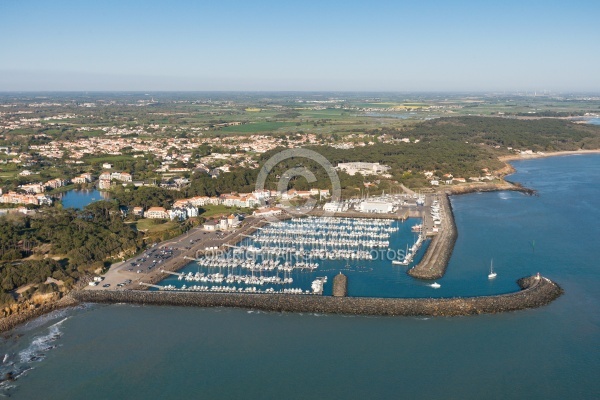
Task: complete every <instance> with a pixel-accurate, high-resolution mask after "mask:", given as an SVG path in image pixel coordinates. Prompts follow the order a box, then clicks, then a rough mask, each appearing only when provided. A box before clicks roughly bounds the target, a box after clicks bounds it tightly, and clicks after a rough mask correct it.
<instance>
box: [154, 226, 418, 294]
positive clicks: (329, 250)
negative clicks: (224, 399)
mask: <svg viewBox="0 0 600 400" xmlns="http://www.w3.org/2000/svg"><path fill="white" fill-rule="evenodd" d="M419 223H421V220H420V219H413V218H411V219H408V220H406V221H400V220H396V219H391V218H364V217H363V218H341V217H317V216H308V217H304V218H291V219H288V220H284V221H279V222H274V223H271V224H268V225H265V226H262V227H258V228H257V229H256V231H255V232H254V233H253V234H251V235H242V236H241V240H240V241H239V242H237V243H235V244H227V245H225V246H224V251H214V252H207V253H206V254H205V255H204V256H202V257H200V258H198V259H196V260H194V261H193V262H191V263H190V264H188V265H187V266H186V267H184V268H183V269H181V270H180V271H179V272H168V271H164V272H165V273H168V274H169V276H168V277H167V278H166V279H164V280H163V281H161V282H159V283H158V287H153V288H152V289H151V290H161V289H162V290H169V291H188V292H220V293H234V292H235V293H275V294H277V293H279V294H302V295H309V294H310V295H331V294H332V290H333V289H332V287H331V282H332V280H333V278H334V276H335V275H337V274H339V273H340V272H342V273H344V274H345V275H347V276H348V279H349V280H350V281H351V282H353V284H352V285H349V289H348V295H349V296H382V297H401V296H402V295H403V294H402V286H407V285H410V284H411V281H412V278H410V277H409V276H407V275H406V268H399V267H398V264H397V262H400V263H401V264H400V265H401V266H410V265H411V264H414V263H416V262H418V261H419V259H420V258H421V257H422V256H423V254H424V252H425V249H426V247H427V244H428V242H429V240H428V239H427V237H426V236H425V235H424V234H423V233H420V232H414V231H413V230H412V227H413V226H414V225H415V224H417V225H418V224H419Z"/></svg>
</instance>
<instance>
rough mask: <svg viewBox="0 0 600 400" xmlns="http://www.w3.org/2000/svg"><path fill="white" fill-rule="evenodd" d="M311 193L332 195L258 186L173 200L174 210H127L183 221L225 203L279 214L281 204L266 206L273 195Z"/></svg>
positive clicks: (230, 223)
mask: <svg viewBox="0 0 600 400" xmlns="http://www.w3.org/2000/svg"><path fill="white" fill-rule="evenodd" d="M310 196H321V197H329V196H330V193H329V190H328V189H310V190H307V191H297V190H289V191H287V192H277V191H271V190H255V191H254V192H252V193H230V194H223V195H221V196H218V197H215V196H213V197H209V196H196V197H191V198H187V199H179V200H176V201H175V202H174V203H173V206H172V208H171V209H170V210H167V209H166V208H164V207H150V208H148V209H147V210H144V209H143V208H142V207H133V208H131V209H130V210H128V211H127V212H131V214H132V215H135V216H138V217H143V218H152V219H171V220H178V221H183V220H185V219H188V218H193V217H197V216H198V208H199V207H203V206H206V205H224V206H226V207H239V208H255V210H254V211H253V215H254V216H257V217H263V218H266V217H270V216H277V215H280V214H282V213H283V210H282V209H280V208H277V207H268V206H266V204H267V202H268V200H269V199H271V198H280V199H293V198H307V197H310ZM238 224H239V217H238V216H236V215H234V214H231V215H230V216H229V217H227V218H223V219H221V220H216V221H209V222H207V223H206V224H204V225H205V226H204V228H205V229H207V230H217V229H221V230H222V229H227V228H231V227H235V226H237V225H238Z"/></svg>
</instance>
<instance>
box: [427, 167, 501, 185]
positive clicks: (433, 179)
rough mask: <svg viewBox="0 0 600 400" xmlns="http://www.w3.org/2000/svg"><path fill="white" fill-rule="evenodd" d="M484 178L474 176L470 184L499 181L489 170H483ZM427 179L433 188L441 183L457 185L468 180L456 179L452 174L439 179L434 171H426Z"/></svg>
mask: <svg viewBox="0 0 600 400" xmlns="http://www.w3.org/2000/svg"><path fill="white" fill-rule="evenodd" d="M482 172H483V176H472V177H469V179H468V181H469V182H484V181H493V180H494V179H498V177H497V176H494V175H492V174H491V173H490V171H489V170H488V169H487V168H483V169H482ZM423 174H424V175H425V177H426V178H427V179H429V183H430V184H431V186H439V185H440V183H443V184H445V185H454V184H457V183H466V182H467V179H465V178H455V177H454V176H452V174H444V175H443V176H442V178H439V177H437V176H435V175H434V173H433V171H425V172H424V173H423Z"/></svg>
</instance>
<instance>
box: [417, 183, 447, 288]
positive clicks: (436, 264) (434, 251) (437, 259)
mask: <svg viewBox="0 0 600 400" xmlns="http://www.w3.org/2000/svg"><path fill="white" fill-rule="evenodd" d="M439 202H440V211H441V212H440V218H441V221H442V224H441V226H442V227H441V228H440V232H439V233H438V234H437V235H435V236H434V237H433V239H431V243H430V244H429V247H428V248H427V252H426V253H425V255H424V256H423V258H422V259H421V261H420V262H419V263H418V264H417V265H415V266H414V267H412V268H411V269H409V270H408V274H409V275H410V276H412V277H413V278H418V279H439V278H441V277H442V276H444V273H445V272H446V267H447V266H448V262H449V261H450V256H451V255H452V250H453V249H454V243H455V242H456V238H457V237H458V231H457V230H456V224H455V222H454V215H453V213H452V205H451V204H450V199H449V198H448V194H446V193H441V194H440V196H439Z"/></svg>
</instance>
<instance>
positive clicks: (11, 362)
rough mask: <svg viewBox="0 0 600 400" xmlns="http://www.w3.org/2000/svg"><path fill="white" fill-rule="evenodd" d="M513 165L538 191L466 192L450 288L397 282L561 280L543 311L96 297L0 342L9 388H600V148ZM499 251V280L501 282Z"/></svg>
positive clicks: (326, 391) (64, 392) (54, 394)
mask: <svg viewBox="0 0 600 400" xmlns="http://www.w3.org/2000/svg"><path fill="white" fill-rule="evenodd" d="M514 165H515V167H516V168H517V170H518V173H517V174H515V175H514V176H512V178H511V179H513V180H515V181H519V182H521V183H523V184H524V185H526V186H528V187H532V188H534V189H536V190H538V191H539V196H533V197H528V196H524V195H522V194H519V193H506V192H501V193H486V194H471V195H465V196H458V197H454V198H453V199H452V204H453V207H454V211H455V215H456V221H457V224H458V230H459V239H458V242H457V244H456V248H455V250H454V253H453V256H452V260H451V262H450V265H449V267H448V272H447V274H446V276H445V277H444V278H443V279H441V280H439V282H440V284H441V285H442V287H441V288H440V289H438V290H433V289H431V288H429V287H423V283H422V282H418V281H413V283H412V285H411V284H409V283H402V284H401V285H400V286H399V287H400V289H399V290H400V291H401V292H402V293H403V294H404V293H406V295H421V296H422V295H426V294H429V295H431V296H433V295H435V296H453V295H477V294H489V293H501V292H505V291H514V290H516V289H517V287H516V284H515V282H514V281H515V279H517V278H519V277H522V276H526V275H530V274H532V273H536V272H538V271H539V272H541V273H542V274H544V275H545V276H548V277H549V278H552V279H553V280H555V281H556V282H558V283H559V284H560V285H561V286H562V287H563V288H564V289H565V295H564V296H563V297H561V298H559V299H558V300H557V301H555V302H554V303H552V304H550V305H549V306H547V307H543V308H540V309H536V310H526V311H520V312H515V313H508V314H500V315H484V316H477V317H455V318H408V317H398V318H392V317H371V318H369V317H342V316H331V315H314V314H304V315H299V314H288V313H283V314H282V313H263V312H252V311H247V310H233V309H199V308H176V307H134V306H129V305H111V306H98V305H94V306H87V307H85V308H82V309H77V310H63V311H61V312H59V313H56V314H54V315H52V316H47V317H44V318H42V319H39V320H36V321H33V322H31V323H29V324H28V325H27V326H26V327H22V328H20V329H18V330H17V331H15V332H13V333H12V336H8V337H7V336H5V337H4V338H3V339H1V343H0V357H3V355H4V354H6V356H4V358H5V360H4V362H3V364H2V366H1V367H0V373H1V374H4V373H6V372H7V371H17V372H18V371H24V370H25V372H24V373H23V374H22V376H20V377H19V379H17V380H16V381H15V382H13V383H12V384H11V385H10V386H13V387H12V388H10V389H6V387H5V392H7V393H9V394H11V396H13V397H14V398H23V399H41V398H43V399H80V398H85V399H107V398H127V399H147V398H202V399H233V398H261V399H281V398H288V399H305V398H348V399H365V398H369V399H389V398H410V399H415V398H417V399H421V398H422V399H434V398H448V399H482V398H485V399H523V398H527V399H565V398H569V399H592V398H599V397H600V380H599V379H598V376H600V358H599V357H598V349H600V307H599V306H598V304H599V302H600V276H599V273H598V272H599V265H598V259H599V257H600V246H598V243H599V237H600V200H599V199H600V185H599V184H598V178H599V177H600V156H597V155H585V156H568V157H554V158H547V159H538V160H529V161H521V162H515V163H514ZM492 258H493V259H494V267H495V269H496V270H497V272H498V278H497V279H496V280H495V281H491V282H490V281H488V280H487V276H486V275H487V269H488V266H489V262H490V260H491V259H492ZM389 268H392V267H391V266H390V267H389ZM402 282H404V281H402ZM407 282H409V281H407ZM352 283H353V281H352V280H350V285H351V286H352ZM425 290H426V291H425ZM17 334H19V335H17ZM28 368H30V369H29V370H27V369H28Z"/></svg>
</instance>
